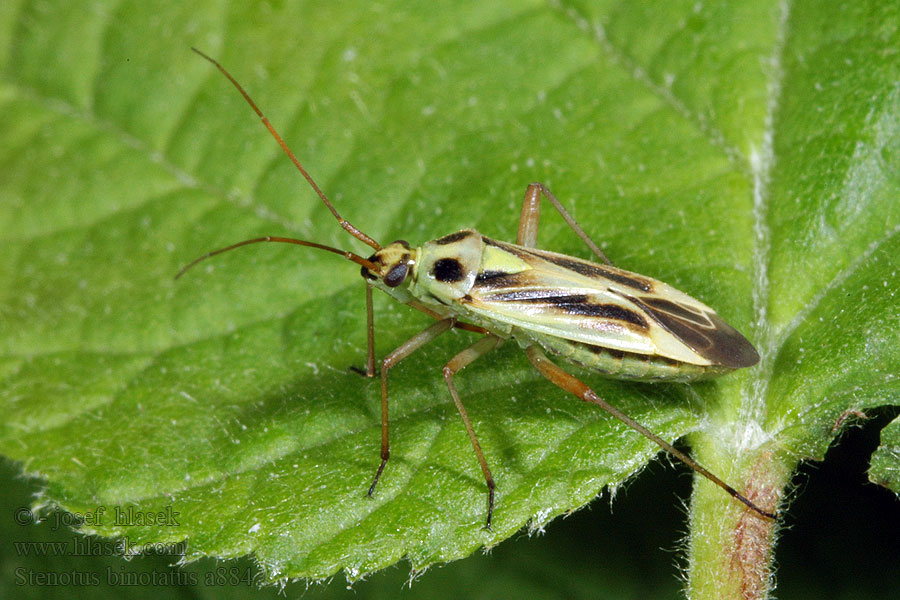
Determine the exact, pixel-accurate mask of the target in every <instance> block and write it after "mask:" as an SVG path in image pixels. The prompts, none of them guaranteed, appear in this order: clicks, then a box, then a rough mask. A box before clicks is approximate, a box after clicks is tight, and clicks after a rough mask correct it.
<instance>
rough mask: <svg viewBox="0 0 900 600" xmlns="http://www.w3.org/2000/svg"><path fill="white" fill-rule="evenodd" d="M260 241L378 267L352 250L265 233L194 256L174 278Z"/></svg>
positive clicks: (377, 270) (374, 269)
mask: <svg viewBox="0 0 900 600" xmlns="http://www.w3.org/2000/svg"><path fill="white" fill-rule="evenodd" d="M261 242H280V243H282V244H297V245H298V246H309V247H310V248H318V249H319V250H327V251H328V252H334V253H335V254H340V255H341V256H343V257H344V258H346V259H347V260H352V261H353V262H355V263H356V264H358V265H360V266H363V267H365V268H367V269H369V270H370V271H372V272H375V273H378V272H379V271H380V269H379V268H378V265H376V264H375V263H373V262H372V261H370V260H367V259H365V258H363V257H361V256H359V255H356V254H353V253H352V252H347V251H346V250H341V249H339V248H332V247H331V246H326V245H324V244H317V243H316V242H307V241H305V240H297V239H294V238H284V237H275V236H271V235H267V236H264V237H258V238H253V239H252V240H244V241H243V242H238V243H237V244H231V245H230V246H225V247H224V248H219V249H218V250H213V251H212V252H207V253H206V254H204V255H203V256H201V257H199V258H195V259H194V260H192V261H191V262H190V263H188V264H187V265H186V266H185V267H183V268H182V269H181V270H180V271H178V274H177V275H175V279H178V278H179V277H181V276H182V275H184V274H185V272H187V270H188V269H190V268H191V267H193V266H194V265H196V264H197V263H198V262H201V261H204V260H206V259H207V258H209V257H211V256H215V255H216V254H222V253H223V252H228V251H229V250H234V249H235V248H240V247H241V246H247V245H249V244H259V243H261Z"/></svg>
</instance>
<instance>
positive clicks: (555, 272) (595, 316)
mask: <svg viewBox="0 0 900 600" xmlns="http://www.w3.org/2000/svg"><path fill="white" fill-rule="evenodd" d="M192 50H193V51H194V52H196V53H197V54H199V55H200V56H202V57H203V58H205V59H206V60H208V61H209V62H210V63H212V64H213V65H215V67H216V68H217V69H218V70H219V71H221V72H222V74H224V75H225V77H227V78H228V80H229V81H230V82H231V83H232V84H233V85H234V86H235V88H237V90H238V91H239V92H240V93H241V95H242V96H243V97H244V99H245V100H246V101H247V103H248V104H249V105H250V107H251V108H252V109H253V110H254V111H255V112H256V114H257V115H258V116H259V118H260V119H261V120H262V122H263V125H265V127H266V129H268V130H269V133H270V134H271V135H272V137H274V138H275V141H276V142H278V144H279V146H281V149H282V150H283V151H284V152H285V154H287V156H288V157H289V158H290V160H291V161H292V162H293V163H294V166H295V167H296V168H297V170H298V171H299V172H300V174H301V175H303V177H304V178H305V179H306V181H307V182H308V183H309V185H310V186H311V187H312V189H313V190H314V191H315V192H316V194H317V195H318V196H319V198H320V199H321V200H322V202H323V203H324V204H325V206H326V207H327V208H328V210H329V211H331V214H332V215H333V216H334V218H335V219H336V220H337V222H338V223H339V224H340V226H341V227H343V228H344V230H345V231H347V233H349V234H350V235H352V236H353V237H355V238H356V239H358V240H359V241H361V242H363V243H365V244H367V245H368V246H370V247H371V248H372V249H373V250H374V253H373V254H372V255H371V256H369V257H368V258H363V257H362V256H359V255H357V254H354V253H353V252H348V251H345V250H340V249H338V248H333V247H331V246H326V245H323V244H318V243H315V242H309V241H305V240H298V239H293V238H284V237H274V236H265V237H260V238H254V239H250V240H244V241H242V242H238V243H236V244H232V245H230V246H226V247H224V248H220V249H218V250H214V251H212V252H209V253H207V254H204V255H203V256H200V257H199V258H197V259H195V260H194V261H192V262H190V263H189V264H188V265H186V266H185V267H184V268H182V269H181V271H179V272H178V274H177V275H176V276H175V278H176V279H177V278H179V277H181V276H182V275H183V274H184V273H185V272H186V271H187V270H188V269H190V268H191V267H193V266H194V265H196V264H197V263H199V262H200V261H203V260H206V259H207V258H210V257H211V256H215V255H217V254H221V253H223V252H228V251H230V250H234V249H235V248H239V247H241V246H246V245H249V244H256V243H262V242H279V243H287V244H297V245H300V246H308V247H312V248H318V249H320V250H325V251H327V252H333V253H335V254H340V255H341V256H343V257H344V258H346V259H347V260H350V261H352V262H355V263H356V264H358V265H359V266H360V268H361V272H362V276H363V278H364V279H365V281H366V331H367V344H368V352H367V359H366V375H368V376H369V377H374V376H375V339H374V338H375V336H374V325H373V310H372V289H373V288H378V289H380V290H382V291H384V292H386V293H387V294H388V295H390V296H392V297H393V298H395V299H396V300H399V301H400V302H402V303H404V304H408V305H410V306H411V307H413V308H415V309H417V310H420V311H422V312H424V313H426V314H427V315H429V316H431V317H433V318H434V319H436V322H435V323H433V324H432V325H431V326H430V327H427V328H426V329H424V330H423V331H421V332H420V333H418V334H417V335H415V336H413V337H412V338H410V339H409V340H407V341H406V342H405V343H404V344H402V345H401V346H400V347H398V348H397V349H396V350H394V351H393V352H391V353H390V354H388V355H387V357H385V358H384V359H383V360H382V362H381V463H380V464H379V466H378V468H377V470H376V472H375V476H374V478H373V480H372V484H371V486H369V490H368V495H369V496H371V495H372V494H373V493H374V492H375V487H376V485H377V484H378V480H379V479H380V477H381V474H382V472H383V471H384V468H385V466H386V465H387V462H388V459H389V458H390V443H389V436H388V422H389V420H388V385H387V384H388V373H389V371H390V370H391V368H393V367H394V366H396V365H397V363H399V362H400V361H402V360H403V359H404V358H406V357H407V356H409V355H410V354H412V353H413V352H415V351H416V350H418V349H419V348H421V347H422V346H424V345H425V344H427V343H428V342H430V341H432V340H433V339H435V338H436V337H438V336H439V335H441V334H442V333H445V332H446V331H448V330H450V329H451V328H454V327H455V328H459V329H465V330H468V331H474V332H477V333H480V334H483V337H482V338H480V339H479V340H478V341H477V342H475V343H474V344H472V345H471V346H470V347H469V348H467V349H465V350H463V351H462V352H460V353H459V354H457V355H456V356H454V357H453V358H452V359H451V360H450V361H449V362H448V363H447V364H446V365H445V366H444V368H443V375H444V379H445V380H446V383H447V387H448V389H449V391H450V396H451V398H452V399H453V402H454V404H455V405H456V408H457V410H458V412H459V415H460V417H461V418H462V421H463V424H464V425H465V428H466V431H467V433H468V435H469V440H470V441H471V443H472V448H473V449H474V450H475V455H476V457H477V458H478V463H479V465H480V466H481V470H482V473H483V474H484V479H485V483H486V484H487V489H488V511H487V520H486V522H485V527H487V528H490V526H491V519H492V517H493V512H494V489H495V485H494V479H493V477H492V476H491V471H490V469H489V468H488V465H487V461H485V458H484V453H483V452H482V451H481V447H480V445H479V443H478V438H477V437H476V435H475V430H474V429H473V428H472V423H471V421H470V420H469V417H468V415H467V413H466V409H465V407H464V406H463V403H462V400H461V399H460V396H459V394H458V393H457V391H456V387H455V385H454V384H453V377H454V375H455V374H456V373H458V372H459V371H461V370H462V369H464V368H465V367H466V366H468V365H469V364H470V363H472V362H473V361H475V360H476V359H478V358H479V357H481V356H483V355H484V354H486V353H488V352H490V351H491V350H493V349H494V348H496V347H497V346H498V345H499V344H500V343H501V342H502V341H504V340H506V339H509V338H513V339H515V340H516V341H517V342H518V343H519V344H520V345H521V346H522V347H523V348H524V351H525V354H526V356H527V357H528V360H529V361H530V362H531V363H532V365H534V367H535V368H536V369H537V370H538V372H539V373H540V374H541V375H543V376H544V377H546V378H547V379H548V380H550V381H551V382H553V383H554V384H556V385H557V386H559V387H560V388H562V389H563V390H566V391H568V392H570V393H572V394H574V395H575V396H577V397H579V398H581V399H582V400H585V401H586V402H592V403H594V404H596V405H598V406H600V407H601V408H603V410H605V411H607V412H608V413H609V414H611V415H612V416H613V417H615V418H617V419H619V420H620V421H622V422H623V423H625V424H626V425H628V426H629V427H631V428H632V429H634V430H635V431H637V432H638V433H640V434H641V435H643V436H644V437H646V438H648V439H649V440H651V441H653V442H655V443H656V444H657V445H658V446H659V447H661V448H662V449H663V450H665V451H666V452H668V453H669V454H671V455H672V456H674V457H675V458H677V459H679V460H680V461H682V462H683V463H685V464H686V465H687V466H688V467H690V468H691V469H693V470H694V471H696V472H697V473H699V474H700V475H702V476H703V477H705V478H707V479H708V480H710V481H712V482H713V483H714V484H716V485H717V486H719V487H720V488H722V489H723V490H725V491H726V492H728V493H729V494H731V496H733V497H734V498H736V499H737V500H739V501H740V502H742V503H744V504H745V505H746V506H747V507H749V508H750V509H752V510H753V511H755V512H756V513H758V514H759V515H762V516H764V517H766V518H770V519H774V518H775V514H773V513H771V512H768V511H766V510H763V509H762V508H760V507H759V506H757V505H756V504H754V503H753V502H752V501H751V500H749V499H748V498H747V497H745V496H744V495H742V494H741V493H739V492H738V491H737V490H735V489H734V488H733V487H731V486H729V485H728V484H726V483H725V482H724V481H722V480H721V479H719V478H718V477H717V476H716V475H714V474H712V473H711V472H709V471H708V470H707V469H705V468H704V467H703V466H701V465H700V464H699V463H697V462H696V461H695V460H693V459H692V458H690V457H689V456H688V455H686V454H685V453H683V452H681V451H680V450H678V449H677V448H674V447H673V446H672V445H671V444H669V443H668V442H666V441H665V440H663V439H662V438H660V437H659V436H658V435H656V434H655V433H653V432H652V431H650V430H649V429H647V428H646V427H644V426H643V425H641V424H640V423H638V422H637V421H635V420H634V419H632V418H631V417H629V416H628V415H626V414H625V413H623V412H622V411H620V410H619V409H617V408H616V407H614V406H612V405H611V404H609V403H608V402H606V401H605V400H603V399H602V398H601V397H600V396H598V395H597V394H596V393H595V392H594V391H593V390H592V389H591V388H590V387H589V386H587V385H586V384H584V383H583V382H581V381H580V380H579V379H577V378H576V377H575V376H573V375H571V374H569V373H568V372H566V371H564V370H563V369H561V368H560V367H559V366H557V365H556V364H555V363H553V362H552V361H550V359H549V358H547V355H546V353H545V351H546V352H550V353H551V354H554V355H556V356H559V357H560V358H562V359H563V360H566V361H568V362H571V363H574V364H578V365H581V366H583V367H586V368H589V369H592V370H594V371H597V372H599V373H601V374H603V375H605V376H608V377H612V378H616V379H628V380H638V381H692V380H697V379H703V378H709V377H716V376H719V375H722V374H724V373H728V372H730V371H733V370H735V369H739V368H743V367H750V366H753V365H755V364H756V363H757V362H758V361H759V355H758V354H757V352H756V349H755V348H754V347H753V345H752V344H751V343H750V342H749V341H748V340H747V339H746V338H745V337H744V336H743V335H741V334H740V333H739V332H738V331H737V330H736V329H734V328H733V327H732V326H731V325H729V324H728V323H726V322H725V321H724V320H723V319H722V318H721V317H720V316H719V315H718V314H716V312H715V311H714V310H713V309H711V308H709V307H708V306H706V305H705V304H703V303H701V302H699V301H697V300H695V299H694V298H691V297H690V296H688V295H687V294H684V293H683V292H680V291H678V290H676V289H675V288H673V287H671V286H669V285H667V284H665V283H662V282H661V281H657V280H655V279H651V278H649V277H646V276H644V275H638V274H636V273H631V272H628V271H624V270H622V269H619V268H617V267H614V266H613V265H612V263H611V262H610V260H609V259H608V258H607V257H606V255H605V254H604V253H603V252H602V251H601V250H600V248H599V247H598V246H597V245H596V244H595V243H594V242H593V241H592V240H591V239H590V237H589V236H588V235H587V234H586V233H585V232H584V231H583V230H582V229H581V227H580V226H579V225H578V223H576V222H575V220H574V219H573V218H572V216H571V215H570V214H569V213H568V211H566V209H565V208H564V207H563V205H562V204H561V203H560V202H559V200H557V199H556V197H555V196H554V195H553V194H552V193H551V192H550V190H549V189H547V187H546V186H544V185H542V184H540V183H532V184H531V185H529V186H528V189H527V190H526V192H525V198H524V201H523V203H522V213H521V216H520V219H519V230H518V236H517V239H516V243H515V244H509V243H506V242H500V241H497V240H493V239H490V238H488V237H485V236H483V235H481V234H480V233H478V232H477V231H474V230H472V229H463V230H461V231H457V232H455V233H451V234H449V235H446V236H444V237H442V238H438V239H436V240H433V241H430V242H427V243H425V244H423V245H422V246H420V247H417V248H414V247H412V246H410V244H409V243H407V242H405V241H402V240H401V241H395V242H392V243H390V244H388V245H387V246H381V245H380V244H379V243H378V242H376V241H375V240H373V239H372V238H371V237H369V236H368V235H366V234H365V233H363V232H362V231H361V230H359V229H358V228H357V227H355V226H354V225H353V224H351V223H350V222H349V221H348V220H346V219H344V218H343V217H341V215H340V214H339V213H338V211H337V210H336V209H335V207H334V205H332V203H331V202H330V201H329V200H328V198H327V197H326V196H325V193H324V192H322V190H321V189H320V188H319V186H318V185H317V184H316V182H315V181H314V180H313V178H312V177H311V176H310V175H309V173H308V172H307V171H306V169H305V168H304V167H303V165H302V164H301V163H300V161H299V160H298V159H297V157H296V156H295V155H294V153H293V152H292V151H291V150H290V148H288V146H287V144H286V143H285V141H284V140H283V139H282V137H281V135H279V133H278V132H277V131H276V130H275V128H274V127H273V126H272V124H271V123H270V122H269V120H268V119H267V118H266V117H265V115H263V113H262V111H261V110H260V109H259V108H258V107H257V106H256V103H255V102H254V101H253V100H252V99H251V98H250V96H249V95H248V94H247V92H246V91H245V90H244V88H243V87H241V85H240V84H239V83H238V82H237V81H236V80H235V79H234V77H232V76H231V74H230V73H229V72H228V71H227V70H225V68H224V67H223V66H222V65H221V64H219V63H218V62H217V61H216V60H214V59H212V58H210V57H209V56H207V55H206V54H204V53H203V52H201V51H199V50H197V49H196V48H192ZM542 196H543V197H544V198H546V199H547V200H548V201H549V202H550V203H551V204H552V205H553V207H554V208H555V209H556V210H557V211H558V212H559V214H560V215H562V217H563V219H564V220H565V221H566V223H567V224H568V225H569V227H571V229H572V230H573V231H574V232H575V233H576V234H577V235H578V237H579V238H581V239H582V240H583V241H584V243H585V244H586V245H587V246H588V247H589V248H590V249H591V251H592V252H593V253H594V254H596V255H597V256H598V257H599V258H600V260H602V261H603V264H597V263H592V262H589V261H586V260H582V259H578V258H574V257H571V256H566V255H563V254H557V253H554V252H547V251H544V250H539V249H537V247H536V246H537V233H538V221H539V217H540V201H541V197H542Z"/></svg>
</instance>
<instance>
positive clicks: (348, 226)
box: [191, 47, 381, 260]
mask: <svg viewBox="0 0 900 600" xmlns="http://www.w3.org/2000/svg"><path fill="white" fill-rule="evenodd" d="M191 50H193V51H194V52H196V53H197V54H199V55H200V56H202V57H203V58H205V59H206V60H208V61H209V62H211V63H212V64H213V65H215V67H216V68H217V69H219V71H221V72H222V74H223V75H225V77H227V78H228V81H230V82H231V83H232V84H233V85H234V87H236V88H237V91H239V92H240V93H241V96H243V97H244V100H246V101H247V104H249V105H250V108H252V109H253V111H254V112H255V113H256V114H257V115H258V116H259V118H260V120H262V122H263V125H265V126H266V129H268V130H269V133H271V134H272V137H273V138H275V141H276V142H278V145H279V146H281V149H282V150H284V153H285V154H287V155H288V158H290V159H291V162H293V163H294V166H295V167H297V170H298V171H300V174H301V175H303V177H304V178H305V179H306V181H307V183H309V185H310V186H311V187H312V189H313V190H315V192H316V194H318V195H319V198H321V199H322V202H324V203H325V206H326V207H328V210H330V211H331V214H332V215H334V218H335V219H337V222H338V223H340V224H341V227H343V228H344V230H345V231H347V233H349V234H350V235H352V236H353V237H355V238H356V239H358V240H359V241H361V242H363V243H364V244H368V245H369V246H371V247H372V248H374V249H375V250H381V246H380V245H379V244H378V242H376V241H375V240H373V239H372V238H370V237H369V236H367V235H366V234H365V233H363V232H362V231H360V230H359V229H357V228H356V227H355V226H354V225H353V224H352V223H351V222H350V221H348V220H347V219H345V218H343V217H342V216H341V215H340V214H338V211H337V209H335V208H334V205H332V204H331V201H329V200H328V197H327V196H325V192H323V191H322V189H321V188H320V187H319V186H318V185H317V184H316V182H315V180H313V178H312V176H311V175H310V174H309V173H308V172H307V171H306V169H305V168H304V167H303V165H302V164H300V160H298V159H297V157H296V156H295V155H294V153H293V152H292V151H291V149H290V148H289V147H288V145H287V144H286V143H285V141H284V139H282V137H281V135H280V134H279V133H278V131H276V130H275V127H273V126H272V124H271V123H270V122H269V119H268V118H267V117H266V116H265V115H264V114H263V113H262V111H261V110H259V107H258V106H256V102H254V101H253V99H252V98H251V97H250V94H248V93H247V92H246V91H245V90H244V88H243V87H241V84H240V83H238V82H237V80H236V79H235V78H234V77H232V76H231V73H229V72H228V71H227V70H226V69H225V67H223V66H222V65H220V64H219V62H218V61H216V60H215V59H213V58H211V57H210V56H208V55H206V54H204V53H203V52H201V51H200V50H197V49H196V48H193V47H192V48H191ZM272 241H274V238H273V240H272ZM351 260H352V259H351Z"/></svg>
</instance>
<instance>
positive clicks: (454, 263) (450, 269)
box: [431, 258, 466, 283]
mask: <svg viewBox="0 0 900 600" xmlns="http://www.w3.org/2000/svg"><path fill="white" fill-rule="evenodd" d="M431 275H432V276H433V277H434V278H435V279H437V280H438V281H443V282H445V283H454V282H456V281H462V279H463V278H464V277H465V276H466V275H465V272H464V271H463V266H462V265H461V264H460V262H459V261H458V260H456V259H455V258H442V259H440V260H437V261H435V263H434V265H433V266H432V267H431Z"/></svg>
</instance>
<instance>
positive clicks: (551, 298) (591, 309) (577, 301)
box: [482, 289, 650, 329]
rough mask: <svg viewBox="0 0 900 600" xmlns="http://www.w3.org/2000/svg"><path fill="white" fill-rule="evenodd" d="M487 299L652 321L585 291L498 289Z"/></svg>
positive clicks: (627, 320) (615, 318)
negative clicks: (595, 299) (596, 298)
mask: <svg viewBox="0 0 900 600" xmlns="http://www.w3.org/2000/svg"><path fill="white" fill-rule="evenodd" d="M482 298H483V300H484V301H486V302H523V303H528V304H533V305H543V307H544V310H545V311H546V312H548V313H549V312H555V313H561V314H565V315H575V316H579V317H598V318H601V319H606V320H609V321H621V322H624V323H631V324H632V325H636V326H637V327H640V328H641V329H648V328H649V327H650V324H649V323H647V320H646V319H645V318H644V317H642V316H641V315H640V314H638V313H636V312H634V311H633V310H629V309H627V308H625V307H624V306H620V305H618V304H610V303H604V304H598V303H594V302H591V299H590V297H589V296H587V295H585V294H565V295H562V294H559V292H557V291H555V290H547V289H525V290H517V291H514V292H498V293H494V294H485V295H484V296H482Z"/></svg>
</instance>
